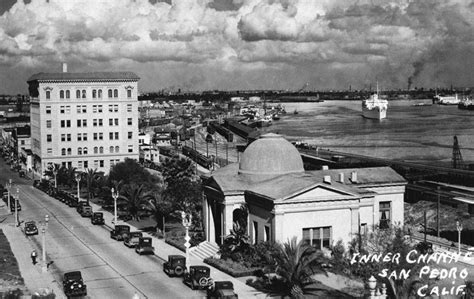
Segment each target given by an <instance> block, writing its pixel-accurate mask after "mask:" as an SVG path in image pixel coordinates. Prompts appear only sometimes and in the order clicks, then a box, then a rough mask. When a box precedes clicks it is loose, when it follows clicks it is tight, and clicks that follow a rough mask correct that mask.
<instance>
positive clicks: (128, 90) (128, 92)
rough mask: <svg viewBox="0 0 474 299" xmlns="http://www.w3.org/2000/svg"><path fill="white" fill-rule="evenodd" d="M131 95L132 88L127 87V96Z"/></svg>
mask: <svg viewBox="0 0 474 299" xmlns="http://www.w3.org/2000/svg"><path fill="white" fill-rule="evenodd" d="M131 97H132V90H131V89H127V98H131Z"/></svg>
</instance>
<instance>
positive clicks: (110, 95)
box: [109, 89, 112, 98]
mask: <svg viewBox="0 0 474 299" xmlns="http://www.w3.org/2000/svg"><path fill="white" fill-rule="evenodd" d="M111 97H112V89H109V98H111Z"/></svg>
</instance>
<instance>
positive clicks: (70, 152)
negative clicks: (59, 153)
mask: <svg viewBox="0 0 474 299" xmlns="http://www.w3.org/2000/svg"><path fill="white" fill-rule="evenodd" d="M67 155H68V156H70V155H72V149H71V148H70V147H69V148H68V149H67Z"/></svg>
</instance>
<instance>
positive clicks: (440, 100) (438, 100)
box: [433, 94, 461, 105]
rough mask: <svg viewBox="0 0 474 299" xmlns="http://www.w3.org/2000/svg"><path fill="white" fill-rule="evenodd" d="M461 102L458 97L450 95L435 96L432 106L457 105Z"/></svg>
mask: <svg viewBox="0 0 474 299" xmlns="http://www.w3.org/2000/svg"><path fill="white" fill-rule="evenodd" d="M460 102H461V99H459V98H458V95H457V94H455V95H450V96H440V95H438V94H437V95H435V96H434V97H433V104H439V105H458V104H459V103H460Z"/></svg>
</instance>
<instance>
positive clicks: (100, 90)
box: [99, 89, 102, 99]
mask: <svg viewBox="0 0 474 299" xmlns="http://www.w3.org/2000/svg"><path fill="white" fill-rule="evenodd" d="M101 98H102V89H99V99H101Z"/></svg>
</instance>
